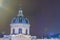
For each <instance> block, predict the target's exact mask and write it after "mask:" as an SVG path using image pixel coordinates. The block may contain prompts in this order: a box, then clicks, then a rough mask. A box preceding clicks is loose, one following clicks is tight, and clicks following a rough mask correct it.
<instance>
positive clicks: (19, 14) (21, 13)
mask: <svg viewBox="0 0 60 40" xmlns="http://www.w3.org/2000/svg"><path fill="white" fill-rule="evenodd" d="M17 16H23V11H22V9H21V8H20V9H19V11H18V15H17Z"/></svg>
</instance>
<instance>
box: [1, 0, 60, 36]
mask: <svg viewBox="0 0 60 40" xmlns="http://www.w3.org/2000/svg"><path fill="white" fill-rule="evenodd" d="M20 5H21V7H22V9H23V14H24V16H25V17H27V18H28V19H29V20H30V24H31V35H37V36H38V35H42V34H43V33H47V34H49V33H55V34H56V33H60V31H59V30H60V0H3V1H0V33H1V32H5V33H7V34H8V33H9V31H10V25H9V24H10V21H11V19H12V18H13V17H15V16H16V15H17V14H18V13H17V12H18V9H19V7H20Z"/></svg>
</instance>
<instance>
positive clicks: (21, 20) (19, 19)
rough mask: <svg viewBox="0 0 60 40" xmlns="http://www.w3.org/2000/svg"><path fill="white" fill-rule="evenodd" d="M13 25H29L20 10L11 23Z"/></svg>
mask: <svg viewBox="0 0 60 40" xmlns="http://www.w3.org/2000/svg"><path fill="white" fill-rule="evenodd" d="M15 23H23V24H29V20H28V19H27V18H26V17H24V15H23V13H22V10H21V8H20V10H19V12H18V15H17V16H16V17H14V18H13V19H12V21H11V24H15Z"/></svg>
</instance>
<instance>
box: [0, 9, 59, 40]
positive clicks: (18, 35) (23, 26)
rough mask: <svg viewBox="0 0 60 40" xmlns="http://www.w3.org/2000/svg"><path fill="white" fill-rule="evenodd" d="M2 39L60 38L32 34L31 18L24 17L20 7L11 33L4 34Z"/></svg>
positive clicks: (33, 39)
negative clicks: (37, 36) (38, 36)
mask: <svg viewBox="0 0 60 40" xmlns="http://www.w3.org/2000/svg"><path fill="white" fill-rule="evenodd" d="M0 40H59V39H57V38H56V39H37V38H36V36H31V35H30V23H29V20H28V19H27V18H26V17H24V15H23V11H22V9H21V8H20V9H19V11H18V15H17V16H16V17H14V18H13V19H12V20H11V24H10V35H4V36H3V37H2V38H0Z"/></svg>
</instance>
